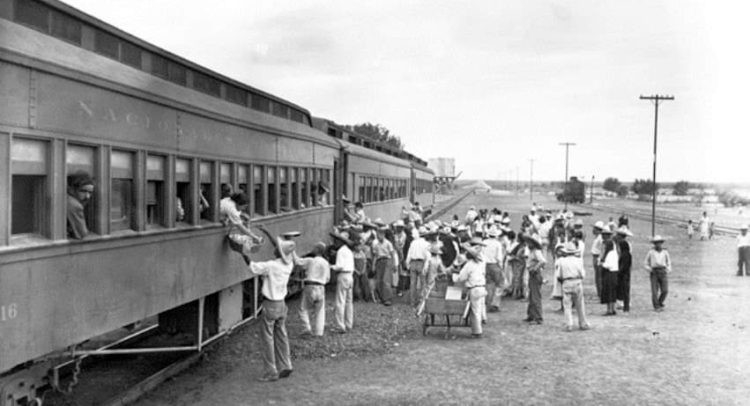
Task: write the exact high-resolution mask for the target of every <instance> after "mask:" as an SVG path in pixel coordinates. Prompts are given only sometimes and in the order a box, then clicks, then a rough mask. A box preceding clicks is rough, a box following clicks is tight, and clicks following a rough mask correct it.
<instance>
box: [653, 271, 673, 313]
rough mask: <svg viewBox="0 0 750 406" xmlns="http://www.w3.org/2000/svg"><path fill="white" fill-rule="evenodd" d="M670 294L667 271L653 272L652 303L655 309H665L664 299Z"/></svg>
mask: <svg viewBox="0 0 750 406" xmlns="http://www.w3.org/2000/svg"><path fill="white" fill-rule="evenodd" d="M667 293H669V283H668V282H667V270H666V269H652V270H651V303H652V304H653V305H654V309H658V308H661V307H664V299H666V298H667Z"/></svg>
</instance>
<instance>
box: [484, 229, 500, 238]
mask: <svg viewBox="0 0 750 406" xmlns="http://www.w3.org/2000/svg"><path fill="white" fill-rule="evenodd" d="M487 235H489V236H490V237H499V236H500V230H498V229H497V228H495V227H490V229H489V230H488V231H487Z"/></svg>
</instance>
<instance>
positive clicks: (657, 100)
mask: <svg viewBox="0 0 750 406" xmlns="http://www.w3.org/2000/svg"><path fill="white" fill-rule="evenodd" d="M640 99H641V100H651V101H652V102H653V103H654V175H653V178H652V181H653V190H652V193H651V237H653V236H654V235H655V234H656V140H657V137H656V134H657V131H656V130H657V128H658V125H659V103H660V102H662V101H664V100H674V96H662V95H658V94H656V95H653V96H643V95H641V97H640Z"/></svg>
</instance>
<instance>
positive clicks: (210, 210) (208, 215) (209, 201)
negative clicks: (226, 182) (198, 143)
mask: <svg viewBox="0 0 750 406" xmlns="http://www.w3.org/2000/svg"><path fill="white" fill-rule="evenodd" d="M213 166H214V165H213V163H212V162H206V161H202V162H201V163H200V166H199V176H200V186H199V190H198V209H199V210H200V218H201V221H214V212H217V213H218V211H217V208H218V203H219V202H216V201H214V195H215V194H214V187H216V185H215V184H214V181H213V180H214V179H213Z"/></svg>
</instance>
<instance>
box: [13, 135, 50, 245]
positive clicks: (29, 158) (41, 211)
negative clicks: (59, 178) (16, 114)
mask: <svg viewBox="0 0 750 406" xmlns="http://www.w3.org/2000/svg"><path fill="white" fill-rule="evenodd" d="M48 148H49V144H48V143H47V142H45V141H38V140H31V139H23V138H14V139H13V143H12V146H11V173H12V178H11V184H12V186H11V198H12V200H11V234H12V235H13V236H14V237H16V236H29V237H31V236H34V237H49V233H48V227H47V225H48V221H47V218H48V209H47V203H46V200H47V199H46V196H47V179H48V177H47V162H48V161H49V160H48V159H47V156H48V153H49V152H48Z"/></svg>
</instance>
